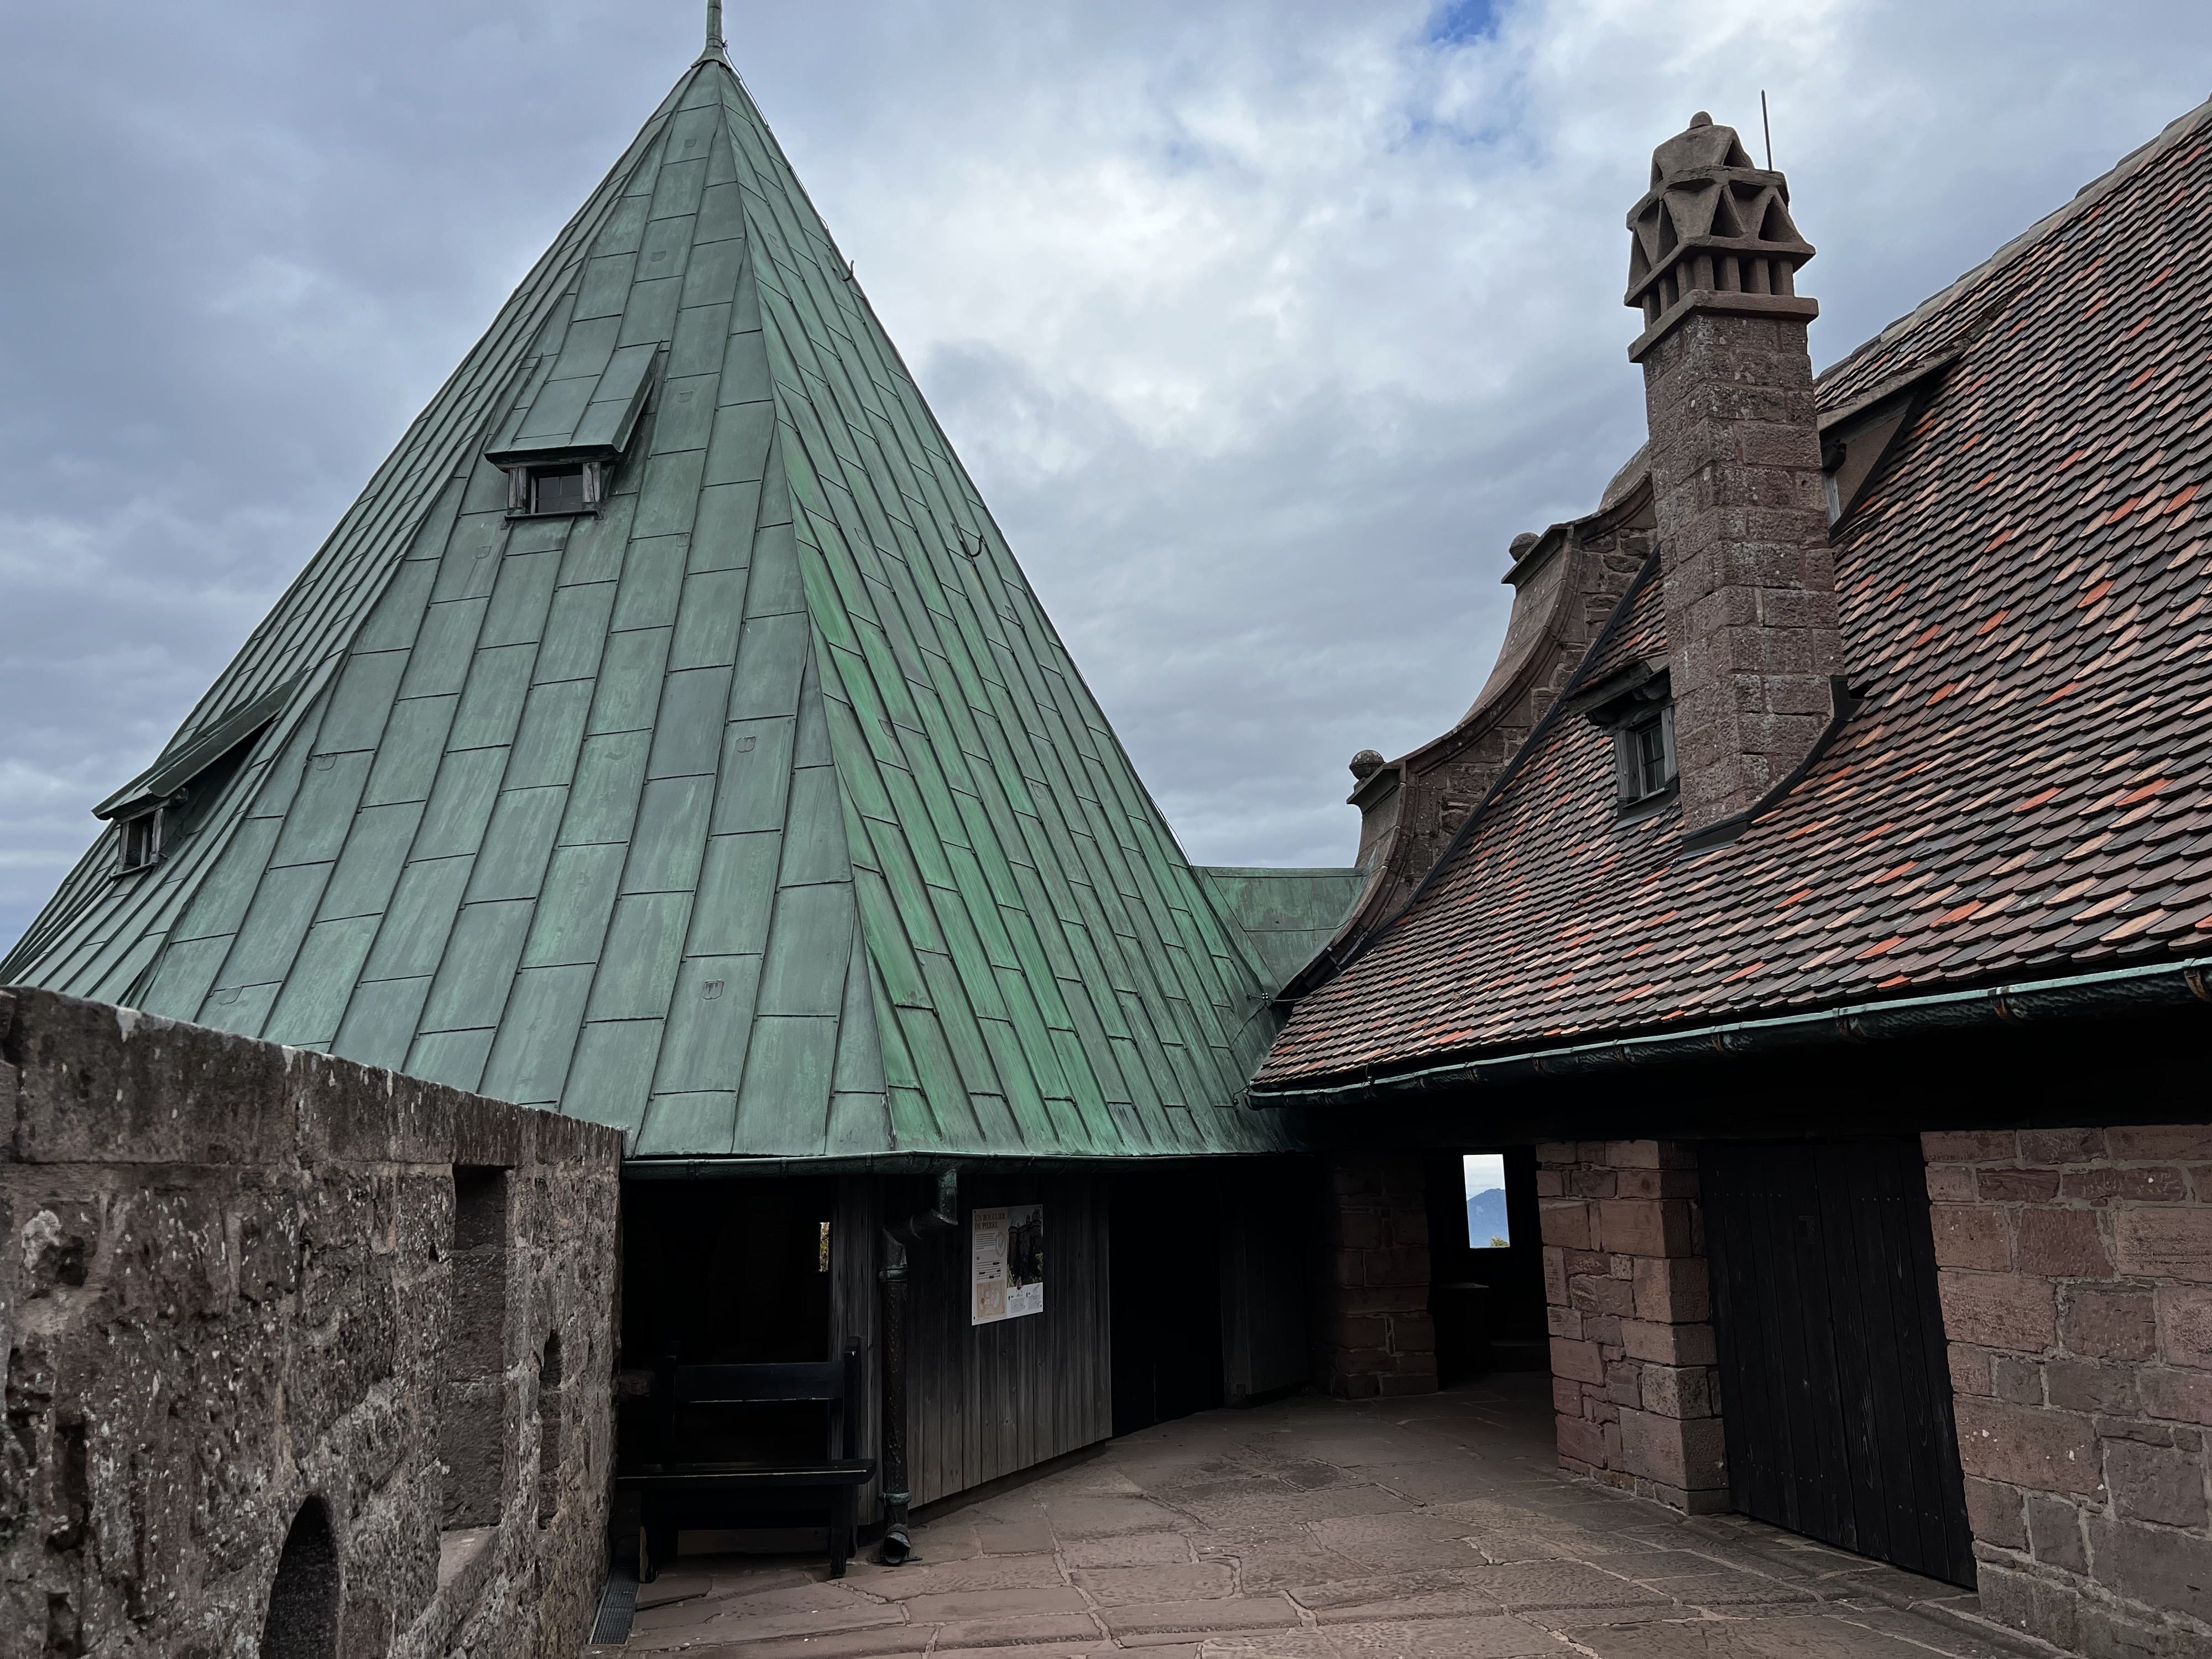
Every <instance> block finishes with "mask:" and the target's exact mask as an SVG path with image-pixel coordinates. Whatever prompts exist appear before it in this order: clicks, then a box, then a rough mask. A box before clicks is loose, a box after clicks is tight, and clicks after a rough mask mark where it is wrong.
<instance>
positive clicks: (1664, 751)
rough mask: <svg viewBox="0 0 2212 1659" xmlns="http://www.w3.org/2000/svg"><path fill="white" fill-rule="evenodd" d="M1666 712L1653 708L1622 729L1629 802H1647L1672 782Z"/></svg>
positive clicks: (1670, 745)
mask: <svg viewBox="0 0 2212 1659" xmlns="http://www.w3.org/2000/svg"><path fill="white" fill-rule="evenodd" d="M1667 713H1668V711H1667V710H1665V709H1655V710H1654V711H1653V712H1652V713H1651V714H1650V715H1649V716H1648V717H1646V718H1645V719H1644V720H1638V721H1637V722H1636V723H1635V724H1634V725H1633V726H1628V727H1626V730H1625V732H1624V736H1625V738H1626V745H1627V750H1628V756H1627V760H1628V766H1627V771H1628V794H1627V799H1629V800H1630V801H1639V800H1646V799H1650V797H1651V796H1653V795H1656V794H1657V793H1659V792H1660V791H1661V790H1662V789H1664V788H1665V787H1667V786H1668V783H1670V782H1672V781H1674V767H1673V766H1672V765H1671V764H1670V763H1669V762H1668V750H1669V749H1670V748H1672V747H1673V745H1672V744H1669V743H1668V741H1667V724H1668V722H1667Z"/></svg>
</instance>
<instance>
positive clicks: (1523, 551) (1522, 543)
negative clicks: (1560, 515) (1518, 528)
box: [1510, 530, 1544, 564]
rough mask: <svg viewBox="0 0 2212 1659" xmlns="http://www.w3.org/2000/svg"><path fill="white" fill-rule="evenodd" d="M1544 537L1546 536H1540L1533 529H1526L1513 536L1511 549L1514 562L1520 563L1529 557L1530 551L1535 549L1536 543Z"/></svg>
mask: <svg viewBox="0 0 2212 1659" xmlns="http://www.w3.org/2000/svg"><path fill="white" fill-rule="evenodd" d="M1543 539H1544V538H1542V537H1541V536H1539V535H1538V534H1537V533H1536V532H1534V531H1533V530H1524V531H1522V532H1521V533H1520V534H1519V535H1517V536H1516V537H1515V538H1513V544H1512V547H1511V548H1510V552H1511V553H1512V555H1513V562H1514V563H1516V564H1518V563H1520V562H1521V561H1522V560H1523V559H1525V558H1527V557H1528V555H1529V554H1530V553H1532V552H1534V550H1535V547H1536V544H1537V543H1538V542H1541V541H1542V540H1543Z"/></svg>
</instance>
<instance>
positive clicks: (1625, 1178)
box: [1613, 1170, 1698, 1198]
mask: <svg viewBox="0 0 2212 1659" xmlns="http://www.w3.org/2000/svg"><path fill="white" fill-rule="evenodd" d="M1614 1174H1615V1177H1616V1184H1615V1188H1614V1192H1613V1196H1615V1197H1619V1198H1695V1197H1696V1196H1697V1195H1698V1172H1697V1171H1696V1170H1616V1171H1615V1172H1614Z"/></svg>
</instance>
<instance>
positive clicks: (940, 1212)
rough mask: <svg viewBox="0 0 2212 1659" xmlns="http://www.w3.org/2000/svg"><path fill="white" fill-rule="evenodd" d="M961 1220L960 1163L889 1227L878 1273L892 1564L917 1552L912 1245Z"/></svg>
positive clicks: (886, 1561) (887, 1542)
mask: <svg viewBox="0 0 2212 1659" xmlns="http://www.w3.org/2000/svg"><path fill="white" fill-rule="evenodd" d="M959 1224H960V1171H959V1170H958V1168H957V1167H955V1168H952V1169H949V1170H939V1171H938V1175H937V1200H936V1202H935V1203H934V1204H933V1205H932V1206H930V1207H929V1208H928V1209H927V1210H918V1211H916V1212H915V1213H914V1214H912V1215H910V1216H908V1217H907V1218H905V1219H904V1220H902V1221H894V1222H892V1223H890V1225H888V1226H886V1227H885V1228H884V1247H885V1248H884V1265H883V1267H881V1268H879V1269H878V1271H877V1273H876V1277H877V1278H878V1279H879V1280H881V1281H882V1284H883V1287H884V1291H883V1321H884V1401H883V1405H884V1410H883V1419H884V1467H883V1482H884V1541H883V1545H882V1547H881V1548H880V1549H878V1552H877V1553H876V1559H877V1560H878V1561H880V1562H881V1563H883V1565H885V1566H887V1567H896V1566H898V1565H902V1564H903V1563H904V1562H906V1561H907V1560H908V1559H911V1558H912V1556H913V1554H914V1544H913V1541H911V1540H910V1539H909V1538H908V1535H907V1521H906V1512H907V1505H908V1503H910V1502H911V1501H912V1498H913V1491H912V1488H911V1487H910V1486H908V1482H907V1468H906V1325H907V1288H908V1279H907V1255H906V1251H907V1246H908V1245H909V1244H915V1243H920V1242H921V1240H922V1239H924V1238H926V1237H928V1236H929V1235H930V1234H931V1233H935V1232H943V1231H945V1229H947V1228H950V1227H956V1226H957V1225H959Z"/></svg>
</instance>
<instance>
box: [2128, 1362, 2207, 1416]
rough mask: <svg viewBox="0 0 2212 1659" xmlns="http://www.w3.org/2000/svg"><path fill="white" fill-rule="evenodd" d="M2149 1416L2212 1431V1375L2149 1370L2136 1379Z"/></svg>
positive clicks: (2144, 1409) (2152, 1368)
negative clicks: (2196, 1425) (2200, 1426)
mask: <svg viewBox="0 0 2212 1659" xmlns="http://www.w3.org/2000/svg"><path fill="white" fill-rule="evenodd" d="M2136 1389H2138V1391H2139V1392H2140V1393H2141V1394H2142V1402H2143V1411H2144V1413H2145V1414H2146V1415H2147V1416H2149V1417H2151V1418H2153V1419H2157V1420H2158V1421H2160V1422H2166V1423H2198V1424H2203V1425H2206V1426H2208V1427H2212V1371H2170V1370H2162V1369H2160V1368H2158V1367H2154V1366H2146V1367H2144V1368H2143V1370H2141V1371H2140V1372H2138V1373H2137V1374H2136Z"/></svg>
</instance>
